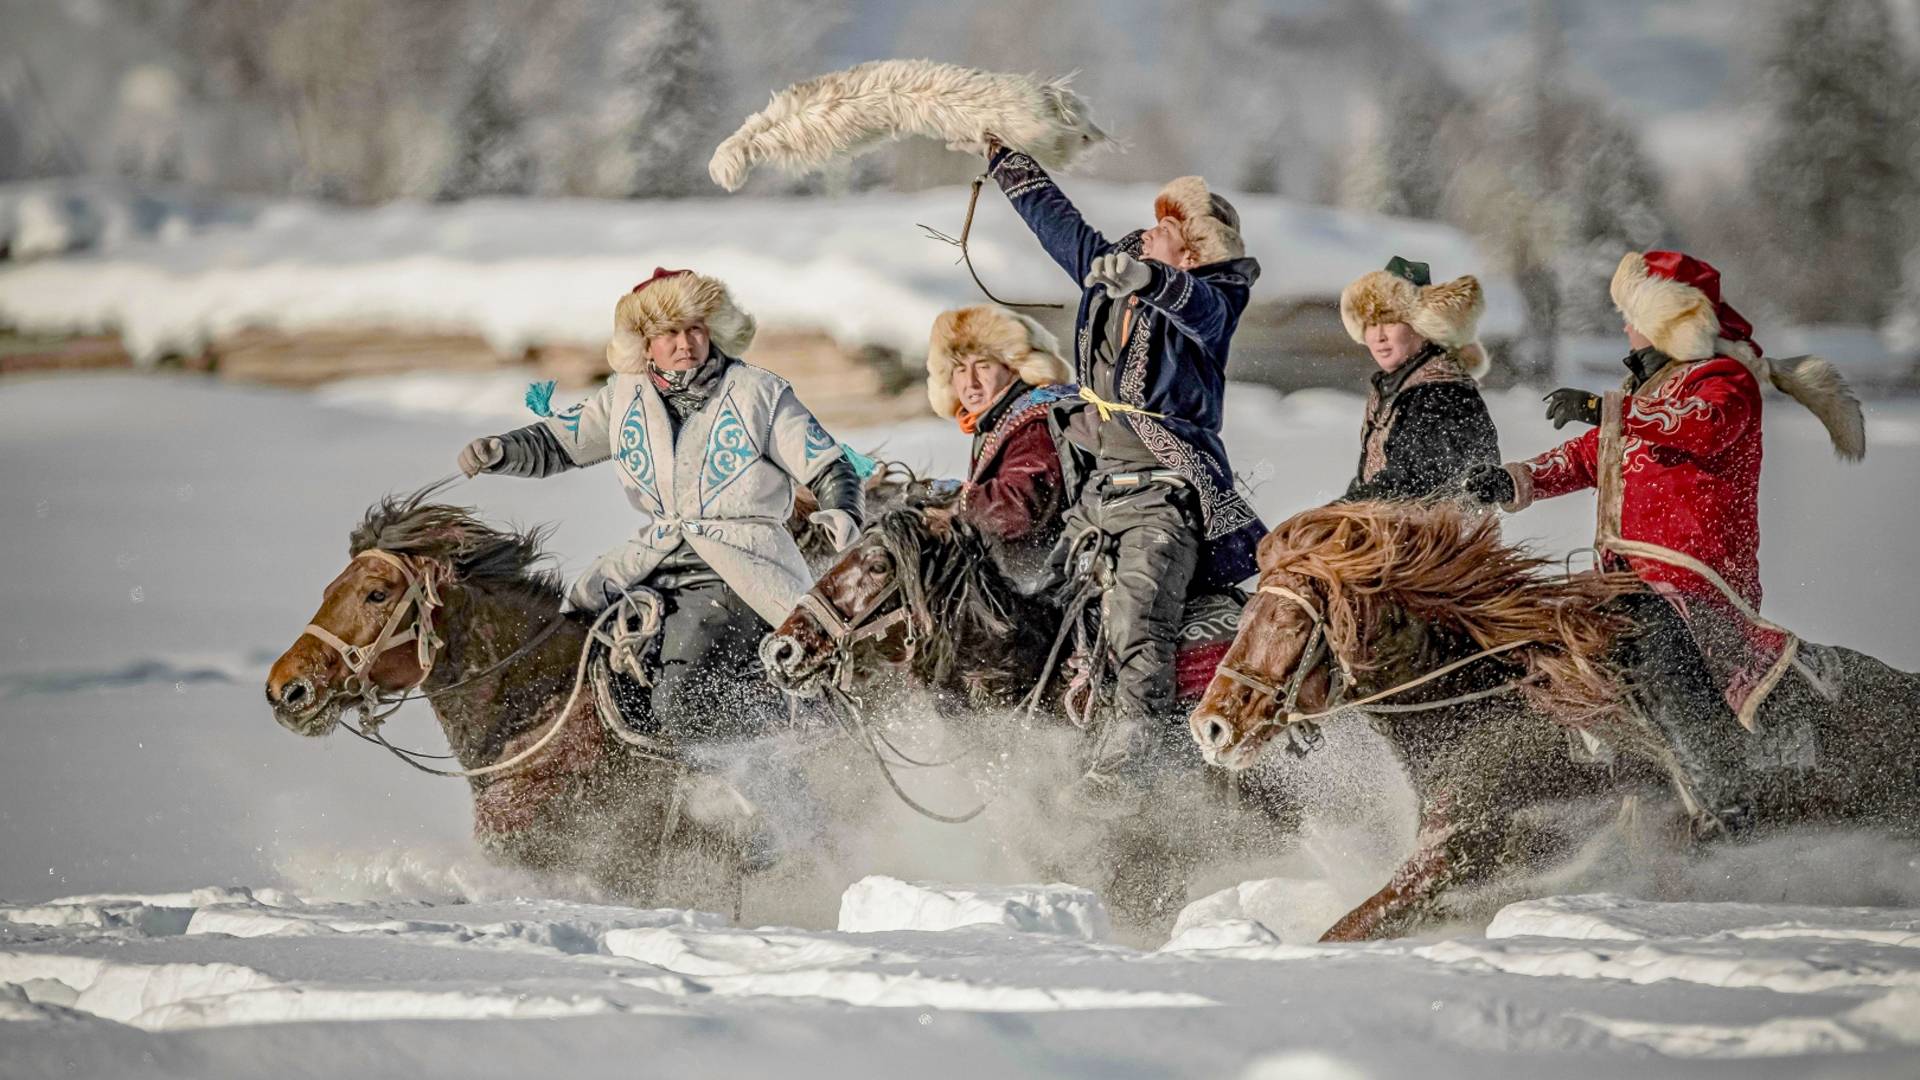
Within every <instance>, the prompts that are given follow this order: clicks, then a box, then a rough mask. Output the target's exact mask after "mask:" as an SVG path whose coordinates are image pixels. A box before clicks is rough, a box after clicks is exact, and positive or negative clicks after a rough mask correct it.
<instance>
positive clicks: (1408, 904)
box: [1320, 793, 1462, 941]
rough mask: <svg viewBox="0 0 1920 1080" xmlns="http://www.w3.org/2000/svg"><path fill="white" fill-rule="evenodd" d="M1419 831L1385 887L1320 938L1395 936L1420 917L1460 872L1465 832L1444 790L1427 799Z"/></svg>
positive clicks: (1329, 939)
mask: <svg viewBox="0 0 1920 1080" xmlns="http://www.w3.org/2000/svg"><path fill="white" fill-rule="evenodd" d="M1424 801H1425V805H1424V806H1423V807H1422V809H1421V814H1420V835H1419V837H1418V839H1417V840H1416V841H1415V847H1414V852H1413V855H1412V857H1411V858H1409V859H1408V860H1407V861H1406V862H1405V863H1403V864H1401V867H1400V869H1399V870H1397V871H1395V872H1394V875H1393V877H1392V878H1390V879H1389V880H1388V881H1387V883H1386V885H1384V886H1382V887H1381V889H1380V891H1379V892H1376V893H1374V894H1373V895H1372V896H1370V897H1368V898H1367V899H1366V900H1364V901H1362V902H1361V904H1360V906H1359V907H1356V908H1354V909H1353V910H1352V911H1349V912H1347V913H1346V915H1344V916H1342V917H1341V919H1340V921H1339V922H1336V923H1334V924H1333V926H1332V928H1330V929H1329V930H1328V931H1327V932H1326V933H1324V934H1322V935H1320V940H1321V941H1372V940H1375V939H1378V938H1384V937H1392V936H1393V935H1394V934H1396V933H1398V932H1399V931H1400V930H1401V929H1402V928H1404V927H1406V926H1409V925H1411V924H1412V923H1413V922H1415V921H1417V920H1418V919H1419V918H1420V917H1421V916H1422V915H1424V914H1425V913H1426V911H1427V910H1428V909H1429V908H1430V907H1431V906H1432V904H1433V901H1434V900H1435V898H1437V897H1438V896H1439V895H1440V894H1441V893H1442V892H1444V891H1445V890H1446V889H1447V887H1448V886H1449V885H1451V884H1452V883H1453V881H1454V879H1455V878H1456V877H1457V876H1458V867H1459V866H1460V865H1461V862H1460V854H1461V853H1460V852H1457V851H1455V850H1454V848H1455V847H1456V840H1455V838H1456V837H1459V836H1461V835H1462V834H1461V833H1460V832H1459V830H1458V829H1457V828H1456V826H1455V824H1454V821H1453V800H1452V799H1451V798H1449V797H1448V796H1447V795H1446V794H1445V793H1442V794H1441V795H1439V796H1438V797H1436V798H1433V799H1431V800H1424Z"/></svg>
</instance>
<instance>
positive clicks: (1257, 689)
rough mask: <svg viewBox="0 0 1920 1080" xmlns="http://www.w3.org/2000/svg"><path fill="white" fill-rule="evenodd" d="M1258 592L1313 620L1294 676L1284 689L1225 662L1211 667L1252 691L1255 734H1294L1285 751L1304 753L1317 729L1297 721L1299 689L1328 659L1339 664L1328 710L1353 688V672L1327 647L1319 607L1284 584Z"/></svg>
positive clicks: (1316, 737) (1315, 737)
mask: <svg viewBox="0 0 1920 1080" xmlns="http://www.w3.org/2000/svg"><path fill="white" fill-rule="evenodd" d="M1260 592H1263V593H1266V594H1268V595H1271V596H1278V597H1281V598H1283V599H1285V600H1290V601H1292V602H1293V604H1294V605H1295V606H1297V607H1298V608H1300V610H1302V611H1304V612H1306V613H1307V618H1309V619H1311V620H1312V621H1313V629H1312V631H1310V632H1309V634H1308V636H1307V646H1306V648H1305V649H1303V650H1301V653H1300V660H1299V662H1298V663H1296V664H1294V666H1293V675H1292V676H1291V677H1289V678H1288V679H1287V685H1286V686H1285V687H1280V686H1276V685H1274V684H1273V683H1270V682H1268V681H1267V680H1265V679H1262V678H1260V677H1258V676H1256V675H1250V674H1248V673H1247V672H1245V671H1242V670H1240V669H1239V668H1237V667H1235V666H1233V665H1232V664H1229V663H1227V662H1226V661H1224V660H1223V661H1221V662H1220V665H1219V666H1218V667H1216V668H1214V674H1216V675H1222V676H1225V677H1226V678H1227V679H1229V680H1231V681H1233V682H1237V683H1239V684H1240V685H1242V686H1244V687H1246V688H1247V689H1249V690H1252V691H1253V692H1254V694H1255V697H1254V703H1255V704H1256V705H1260V706H1263V708H1262V711H1261V713H1260V715H1259V723H1257V724H1256V725H1254V729H1253V730H1254V731H1259V730H1262V729H1264V728H1269V727H1285V728H1288V729H1289V732H1290V733H1291V734H1295V735H1296V738H1295V739H1294V740H1293V741H1291V742H1290V743H1289V744H1288V747H1287V748H1288V750H1290V751H1292V752H1294V753H1296V754H1303V753H1305V752H1306V751H1307V750H1310V749H1312V747H1313V746H1314V744H1316V743H1318V742H1319V741H1320V731H1319V729H1318V728H1317V727H1316V726H1314V725H1313V724H1311V723H1306V722H1303V721H1302V720H1301V719H1300V712H1299V708H1298V706H1299V704H1300V688H1301V687H1302V686H1304V685H1306V681H1307V676H1309V675H1311V674H1313V672H1314V670H1315V669H1317V668H1319V667H1320V666H1321V665H1322V664H1324V663H1326V661H1327V659H1328V658H1329V657H1331V658H1332V659H1333V660H1334V661H1335V662H1336V663H1337V664H1338V670H1336V671H1335V672H1334V673H1333V675H1332V676H1331V678H1332V682H1333V685H1332V687H1331V688H1330V689H1329V690H1328V692H1327V704H1328V707H1330V708H1331V707H1333V706H1334V705H1337V704H1338V702H1339V699H1340V698H1341V697H1342V696H1344V695H1345V693H1346V690H1347V687H1349V686H1352V685H1353V671H1352V669H1351V668H1350V667H1348V665H1347V658H1346V657H1344V656H1340V655H1338V654H1337V653H1334V652H1333V650H1332V649H1330V648H1329V647H1328V645H1327V620H1326V618H1325V616H1323V615H1322V614H1321V613H1320V608H1319V606H1318V605H1316V604H1314V602H1313V601H1311V600H1309V599H1307V598H1306V597H1305V596H1303V595H1301V594H1300V593H1298V592H1295V591H1294V590H1292V589H1289V588H1287V587H1286V586H1285V585H1273V584H1263V585H1261V586H1260ZM1249 734H1251V733H1249Z"/></svg>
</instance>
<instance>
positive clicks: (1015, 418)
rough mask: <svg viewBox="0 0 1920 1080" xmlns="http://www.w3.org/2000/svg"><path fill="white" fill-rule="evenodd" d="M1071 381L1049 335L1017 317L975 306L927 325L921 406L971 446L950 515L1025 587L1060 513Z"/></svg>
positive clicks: (1039, 566)
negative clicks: (976, 534)
mask: <svg viewBox="0 0 1920 1080" xmlns="http://www.w3.org/2000/svg"><path fill="white" fill-rule="evenodd" d="M1071 379H1072V372H1070V371H1069V370H1068V368H1067V364H1066V361H1065V360H1063V359H1062V358H1061V356H1060V346H1059V344H1058V342H1056V341H1055V340H1054V337H1053V335H1052V334H1050V333H1048V332H1047V331H1046V330H1045V329H1044V328H1043V327H1041V325H1040V324H1039V323H1037V322H1035V321H1033V320H1032V319H1030V318H1028V317H1026V316H1025V315H1020V314H1017V313H1015V312H1012V311H1009V310H1007V309H1006V308H1003V307H1000V306H998V305H994V304H976V305H974V306H972V307H964V308H959V309H957V310H954V311H945V312H942V313H941V314H940V316H939V317H938V318H937V319H935V320H934V322H933V334H932V338H931V340H930V341H929V342H928V346H927V400H928V401H929V402H930V403H931V404H932V405H933V411H934V412H936V413H938V414H940V415H941V416H951V417H953V418H954V420H955V421H956V422H958V423H959V425H960V430H961V431H962V432H964V433H965V434H967V435H970V436H972V437H973V452H972V455H971V464H970V465H969V467H968V470H967V482H966V485H965V486H964V487H963V488H962V489H961V494H960V501H959V504H958V509H957V512H958V513H959V514H960V516H961V517H962V518H963V519H964V520H966V521H968V522H970V523H971V524H973V525H975V526H977V527H978V528H979V529H980V531H981V532H983V533H986V534H987V535H988V536H990V537H992V538H994V539H995V540H996V541H997V542H998V543H999V545H1000V551H1001V556H1002V558H1001V562H1002V566H1003V567H1004V568H1005V569H1007V570H1008V571H1009V572H1010V573H1012V574H1013V575H1014V576H1015V577H1016V578H1019V579H1021V580H1023V581H1025V582H1029V583H1030V582H1032V581H1034V580H1036V579H1037V578H1038V577H1039V576H1040V575H1041V574H1042V573H1043V572H1044V570H1045V568H1046V562H1047V557H1048V553H1049V552H1050V551H1051V549H1052V548H1053V545H1054V542H1055V541H1056V540H1057V539H1059V536H1060V528H1061V514H1062V512H1063V511H1064V510H1065V508H1066V501H1067V492H1066V490H1065V489H1066V482H1065V480H1064V470H1063V463H1062V461H1061V456H1060V446H1059V443H1058V441H1057V437H1058V434H1059V429H1060V427H1061V424H1062V422H1063V418H1064V416H1065V414H1066V412H1067V411H1068V410H1069V409H1071V408H1073V407H1076V406H1078V404H1079V398H1078V396H1077V395H1076V394H1075V388H1074V387H1072V386H1070V385H1067V384H1068V383H1069V382H1070V381H1071Z"/></svg>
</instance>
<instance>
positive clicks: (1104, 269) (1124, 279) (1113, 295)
mask: <svg viewBox="0 0 1920 1080" xmlns="http://www.w3.org/2000/svg"><path fill="white" fill-rule="evenodd" d="M1152 281H1153V271H1152V270H1151V269H1149V268H1148V267H1147V264H1146V263H1143V262H1141V261H1140V260H1139V259H1136V258H1134V257H1133V256H1131V255H1129V254H1127V253H1126V252H1124V251H1110V252H1108V253H1107V254H1105V255H1097V256H1095V257H1094V260H1093V268H1092V269H1091V270H1089V271H1088V272H1087V280H1085V281H1083V282H1081V283H1080V284H1081V285H1083V286H1085V287H1086V288H1089V289H1091V288H1093V287H1094V286H1096V285H1099V286H1103V287H1105V288H1106V290H1107V298H1108V299H1110V300H1118V299H1120V298H1121V297H1123V296H1130V295H1132V294H1134V293H1137V292H1139V291H1140V290H1141V289H1144V288H1146V287H1147V286H1148V285H1149V284H1150V283H1152Z"/></svg>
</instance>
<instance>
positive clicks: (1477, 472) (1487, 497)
mask: <svg viewBox="0 0 1920 1080" xmlns="http://www.w3.org/2000/svg"><path fill="white" fill-rule="evenodd" d="M1454 482H1455V483H1456V484H1458V485H1459V486H1460V490H1462V491H1464V492H1466V493H1467V494H1468V495H1471V496H1472V497H1473V498H1475V499H1477V500H1479V501H1480V502H1483V503H1510V502H1512V501H1513V500H1514V497H1515V496H1516V495H1518V494H1519V492H1517V491H1515V490H1514V487H1513V475H1512V474H1511V473H1509V472H1507V470H1506V467H1505V466H1502V465H1489V464H1487V463H1486V462H1481V463H1480V464H1478V465H1472V466H1469V467H1468V468H1467V471H1465V472H1463V473H1461V474H1460V478H1459V479H1458V480H1456V481H1454Z"/></svg>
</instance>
